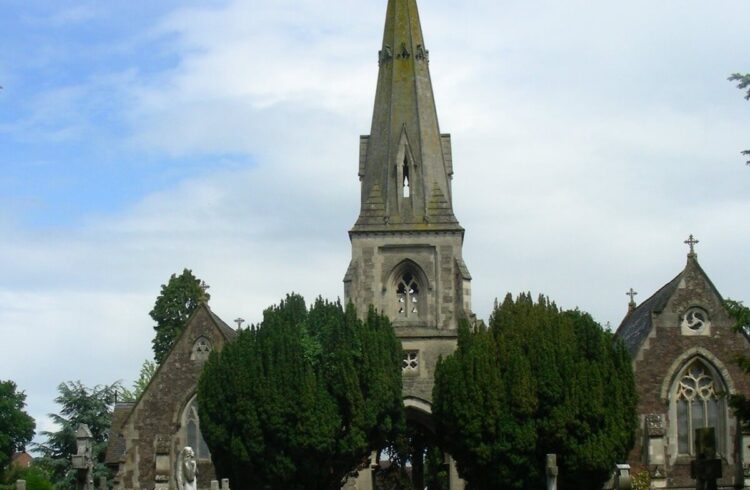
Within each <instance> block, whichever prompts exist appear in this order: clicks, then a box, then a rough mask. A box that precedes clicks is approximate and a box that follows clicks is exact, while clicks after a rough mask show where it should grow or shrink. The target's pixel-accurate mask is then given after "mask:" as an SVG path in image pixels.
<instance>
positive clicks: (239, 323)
mask: <svg viewBox="0 0 750 490" xmlns="http://www.w3.org/2000/svg"><path fill="white" fill-rule="evenodd" d="M234 323H236V324H237V330H239V329H241V328H242V324H243V323H245V319H244V318H242V317H237V318H235V319H234Z"/></svg>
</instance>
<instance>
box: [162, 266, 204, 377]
mask: <svg viewBox="0 0 750 490" xmlns="http://www.w3.org/2000/svg"><path fill="white" fill-rule="evenodd" d="M209 298H210V295H209V294H208V293H207V292H206V291H205V287H204V286H203V282H202V281H201V280H200V279H198V278H197V277H195V276H194V275H193V272H192V271H191V270H190V269H185V270H183V271H182V274H180V275H179V276H177V275H175V274H172V276H171V277H170V278H169V282H167V284H163V285H162V286H161V293H160V294H159V297H158V298H156V303H155V304H154V308H153V309H152V310H151V311H150V312H149V315H150V316H151V318H152V319H153V320H154V321H155V322H156V325H155V326H154V330H156V336H155V337H154V340H153V341H152V344H153V349H154V359H155V360H156V363H157V364H161V363H162V361H163V360H164V357H165V356H166V355H167V353H168V352H169V349H171V348H172V344H174V341H175V339H177V337H178V336H179V335H180V333H181V332H182V330H183V329H184V328H185V324H186V323H187V321H188V318H190V315H191V314H192V313H193V311H194V310H195V308H196V307H197V306H198V304H200V303H201V302H202V301H208V300H209Z"/></svg>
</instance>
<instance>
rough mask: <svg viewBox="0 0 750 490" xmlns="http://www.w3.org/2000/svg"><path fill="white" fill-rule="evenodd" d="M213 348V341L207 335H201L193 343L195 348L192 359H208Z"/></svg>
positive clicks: (191, 355) (191, 354)
mask: <svg viewBox="0 0 750 490" xmlns="http://www.w3.org/2000/svg"><path fill="white" fill-rule="evenodd" d="M212 349H213V347H212V346H211V341H210V340H208V339H207V338H206V337H200V338H199V339H198V340H196V341H195V343H194V344H193V350H192V352H191V353H190V359H192V360H193V361H205V360H206V359H208V356H209V354H211V350H212Z"/></svg>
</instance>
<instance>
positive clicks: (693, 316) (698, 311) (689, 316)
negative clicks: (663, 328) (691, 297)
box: [682, 307, 709, 332]
mask: <svg viewBox="0 0 750 490" xmlns="http://www.w3.org/2000/svg"><path fill="white" fill-rule="evenodd" d="M708 324H709V320H708V313H707V312H706V310H704V309H703V308H697V307H693V308H690V309H689V310H688V311H687V312H685V317H684V318H683V319H682V326H683V327H687V328H689V329H690V330H692V331H694V332H698V331H700V330H703V329H704V328H705V327H706V326H708Z"/></svg>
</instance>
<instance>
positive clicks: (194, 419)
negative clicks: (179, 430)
mask: <svg viewBox="0 0 750 490" xmlns="http://www.w3.org/2000/svg"><path fill="white" fill-rule="evenodd" d="M182 426H183V429H184V431H185V433H184V435H185V445H187V446H190V447H192V448H193V451H195V457H196V458H197V459H211V453H210V451H209V450H208V445H206V441H205V440H203V434H201V422H200V418H199V417H198V400H197V399H196V398H195V397H193V399H192V400H191V401H190V403H188V405H187V408H186V409H185V413H184V414H183V417H182Z"/></svg>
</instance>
